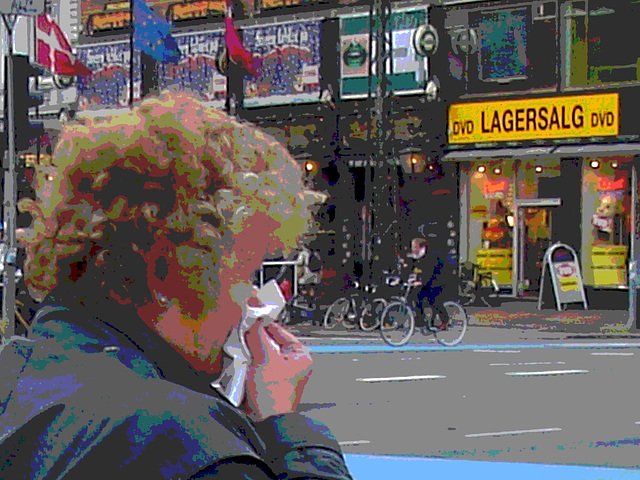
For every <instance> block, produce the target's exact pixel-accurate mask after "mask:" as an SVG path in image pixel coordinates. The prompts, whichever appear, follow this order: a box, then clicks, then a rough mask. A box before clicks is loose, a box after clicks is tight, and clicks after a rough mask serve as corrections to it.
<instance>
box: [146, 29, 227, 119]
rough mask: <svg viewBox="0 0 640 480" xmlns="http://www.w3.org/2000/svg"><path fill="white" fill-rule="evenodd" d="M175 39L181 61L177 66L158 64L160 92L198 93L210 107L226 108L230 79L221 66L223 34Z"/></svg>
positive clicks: (193, 35)
mask: <svg viewBox="0 0 640 480" xmlns="http://www.w3.org/2000/svg"><path fill="white" fill-rule="evenodd" d="M175 39H176V42H177V44H178V47H179V48H180V53H181V54H182V56H181V60H180V62H179V63H178V64H175V65H172V64H159V66H158V68H159V69H160V72H159V75H158V78H159V82H158V83H159V87H160V90H162V89H164V88H167V87H171V86H173V87H174V88H178V89H179V90H182V91H187V92H197V93H198V94H199V95H200V96H201V98H203V99H204V101H205V102H210V105H211V106H214V107H216V108H223V107H224V104H225V101H226V98H227V77H226V76H225V75H223V74H222V73H221V72H220V67H219V65H218V61H219V59H220V57H221V55H220V53H221V52H222V48H223V32H222V31H209V32H199V33H189V34H183V35H180V34H176V35H175Z"/></svg>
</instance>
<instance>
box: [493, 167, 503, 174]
mask: <svg viewBox="0 0 640 480" xmlns="http://www.w3.org/2000/svg"><path fill="white" fill-rule="evenodd" d="M493 173H495V174H496V175H500V174H501V173H502V168H501V167H496V168H494V169H493Z"/></svg>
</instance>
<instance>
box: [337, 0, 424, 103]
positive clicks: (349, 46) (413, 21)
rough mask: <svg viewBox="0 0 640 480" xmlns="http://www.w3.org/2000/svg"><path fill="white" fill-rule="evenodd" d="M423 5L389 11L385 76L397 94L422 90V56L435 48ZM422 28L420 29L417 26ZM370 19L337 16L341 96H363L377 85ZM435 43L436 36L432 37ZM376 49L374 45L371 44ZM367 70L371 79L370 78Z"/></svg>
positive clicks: (367, 16)
mask: <svg viewBox="0 0 640 480" xmlns="http://www.w3.org/2000/svg"><path fill="white" fill-rule="evenodd" d="M426 23H427V12H426V10H425V9H424V8H417V9H416V8H412V9H404V10H397V11H393V12H392V13H391V19H390V22H389V25H388V27H387V28H388V30H389V32H388V33H387V35H388V36H389V41H390V42H391V48H392V52H391V59H390V60H389V63H388V64H387V67H386V68H387V72H388V74H387V78H388V80H389V82H390V83H391V91H392V92H394V93H396V94H409V93H418V92H423V91H424V87H425V83H426V79H427V70H426V62H425V58H423V56H421V55H423V54H424V55H428V54H429V50H430V49H431V50H432V51H435V47H434V46H433V37H432V34H431V33H430V32H431V30H429V28H428V27H426ZM420 28H422V29H420ZM370 29H371V22H370V17H369V15H366V14H365V15H345V16H343V17H341V18H340V52H339V58H340V96H341V97H342V98H364V97H367V96H368V95H369V91H370V89H371V90H372V91H373V89H375V86H376V82H377V78H376V70H375V65H372V64H371V58H372V56H373V55H374V54H375V51H373V52H372V51H370V40H371V39H370V36H369V32H370ZM417 33H418V34H417ZM435 42H436V45H437V38H436V39H435ZM373 48H375V44H374V45H373ZM370 70H371V73H372V75H373V76H372V78H369V74H370Z"/></svg>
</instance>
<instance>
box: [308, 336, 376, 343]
mask: <svg viewBox="0 0 640 480" xmlns="http://www.w3.org/2000/svg"><path fill="white" fill-rule="evenodd" d="M298 340H305V341H307V340H322V341H326V340H337V341H340V342H359V341H360V340H367V339H366V338H352V337H322V338H321V337H298Z"/></svg>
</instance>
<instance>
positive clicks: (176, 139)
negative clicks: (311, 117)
mask: <svg viewBox="0 0 640 480" xmlns="http://www.w3.org/2000/svg"><path fill="white" fill-rule="evenodd" d="M54 162H55V165H56V169H55V172H53V174H52V173H51V172H45V171H40V172H38V175H37V177H36V182H35V190H36V196H37V201H33V200H30V199H25V200H23V201H22V202H21V204H20V208H21V210H23V211H28V212H29V213H31V215H32V217H33V218H34V221H33V223H32V225H31V228H30V229H27V230H23V231H20V232H19V238H20V240H21V242H22V244H23V245H24V246H25V248H26V251H27V261H26V265H25V270H26V282H27V285H28V286H29V288H30V291H31V293H32V295H33V296H34V297H35V298H36V299H42V298H43V297H44V296H45V295H46V294H47V293H49V292H50V291H51V290H52V289H53V288H54V287H55V286H57V285H60V284H61V283H67V284H68V283H73V284H74V285H75V284H77V285H79V284H89V285H92V286H91V288H94V289H98V290H100V291H109V290H110V289H111V290H113V291H116V292H119V294H120V295H121V296H127V297H128V298H130V299H131V300H132V301H133V302H134V303H135V304H137V305H142V304H144V303H145V302H149V301H151V300H153V298H154V295H157V294H158V292H155V291H154V279H165V280H166V276H167V275H169V273H168V272H170V271H176V269H175V268H174V269H173V270H171V269H170V268H169V267H170V266H174V267H175V266H176V264H177V265H179V267H180V268H179V269H177V270H178V271H179V272H180V273H179V274H178V276H176V277H175V278H171V279H170V280H171V281H172V282H175V284H176V288H180V287H183V288H188V289H190V290H191V291H192V292H196V293H197V299H198V301H197V302H196V304H194V305H189V306H188V307H189V308H187V310H190V311H191V313H192V314H193V315H197V314H198V311H200V312H201V311H202V309H203V308H210V307H211V306H212V305H214V304H215V297H216V294H217V292H218V288H219V280H220V278H219V275H221V274H222V273H221V272H224V275H226V276H231V277H233V276H235V277H236V278H230V279H229V281H230V282H231V283H233V282H235V281H238V282H240V281H246V280H247V279H248V275H249V274H250V272H251V271H252V270H253V269H255V268H257V266H259V264H260V260H261V259H262V258H263V257H264V255H265V254H267V253H271V254H284V255H286V254H287V253H288V252H290V251H291V250H292V249H293V248H295V247H296V246H297V244H298V243H299V241H300V239H301V235H302V234H303V233H304V232H306V231H308V230H309V228H311V227H312V222H311V218H312V215H311V214H310V209H309V207H310V206H311V205H313V204H317V203H321V202H322V201H324V200H325V199H326V197H325V196H324V195H323V194H320V193H318V192H314V191H311V190H307V189H305V185H304V181H303V178H304V177H303V174H302V170H301V168H300V166H299V165H298V164H297V162H296V161H295V160H294V159H293V158H292V157H291V156H290V155H289V153H288V152H287V150H286V149H285V148H284V147H283V146H282V145H281V144H280V143H278V142H277V141H276V140H274V139H273V138H272V137H270V136H268V135H266V134H264V133H263V132H261V131H260V130H258V129H257V128H255V127H254V126H251V125H250V124H247V123H240V122H239V121H237V120H235V119H233V118H231V117H229V116H228V115H226V114H225V113H223V112H221V111H219V110H217V109H215V108H209V107H206V106H204V105H203V104H202V103H201V102H200V101H198V100H196V99H195V98H193V97H191V96H189V95H187V94H180V93H171V92H163V93H162V94H161V95H159V96H158V97H148V98H146V99H145V100H144V101H142V102H141V104H140V105H139V106H137V107H135V108H132V109H131V110H128V111H126V112H125V113H117V114H113V115H108V116H104V117H93V118H92V117H89V116H82V115H79V116H78V117H77V119H76V120H75V121H74V122H71V123H69V124H68V125H66V126H65V129H64V131H63V133H62V135H61V138H60V140H59V142H58V144H57V146H56V148H55V152H54ZM98 266H99V268H98ZM145 269H146V271H145ZM80 278H83V279H89V280H92V281H93V282H88V283H87V282H78V280H79V279H80ZM141 280H143V281H141ZM144 280H146V281H144ZM183 307H185V306H183Z"/></svg>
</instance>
